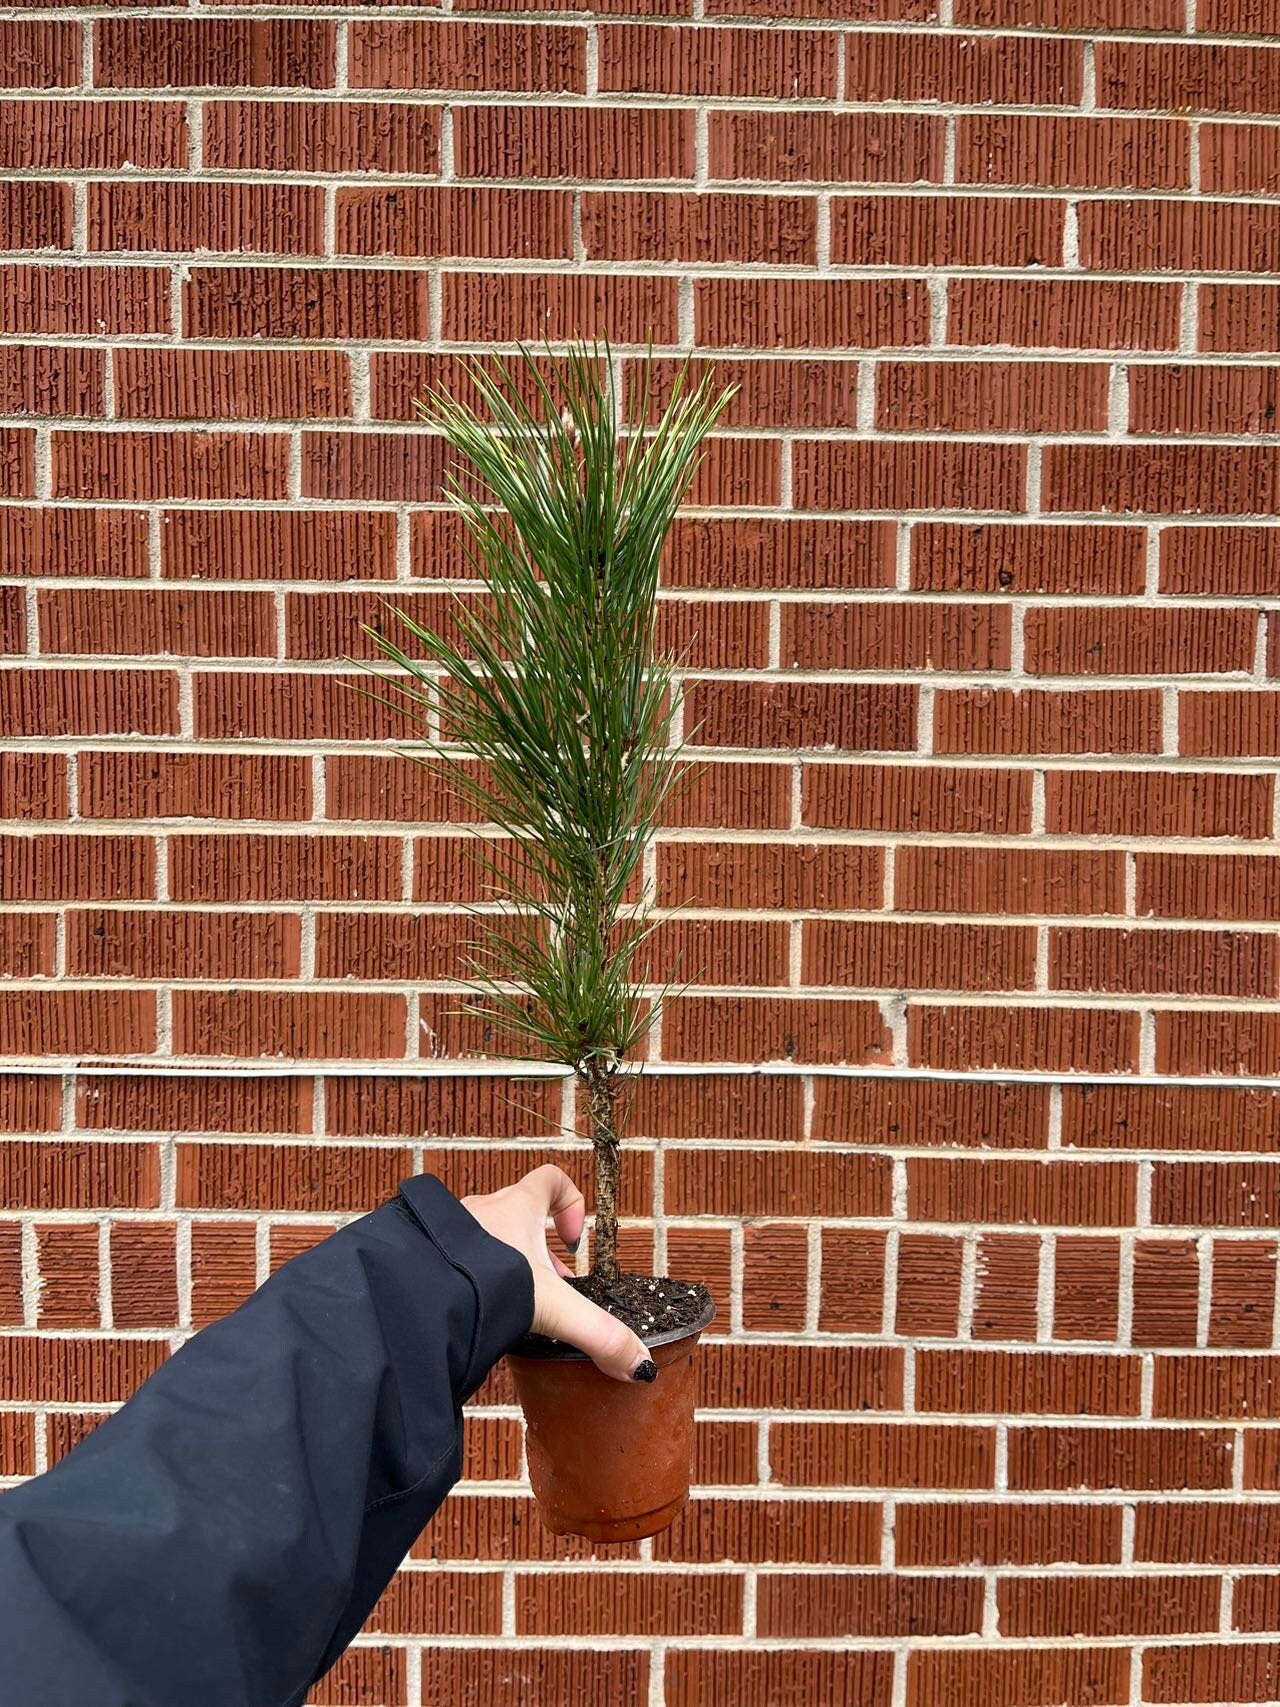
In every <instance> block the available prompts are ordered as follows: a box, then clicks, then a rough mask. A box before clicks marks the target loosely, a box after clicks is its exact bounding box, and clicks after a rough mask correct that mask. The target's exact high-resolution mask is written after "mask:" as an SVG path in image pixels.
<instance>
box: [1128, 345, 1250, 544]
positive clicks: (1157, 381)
mask: <svg viewBox="0 0 1280 1707" xmlns="http://www.w3.org/2000/svg"><path fill="white" fill-rule="evenodd" d="M1278 405H1280V388H1278V387H1277V384H1276V375H1275V371H1274V370H1273V369H1270V368H1265V367H1225V366H1221V365H1218V366H1214V367H1203V366H1178V367H1156V366H1151V367H1148V366H1146V365H1145V364H1144V365H1143V366H1141V367H1135V368H1134V369H1133V371H1132V373H1131V374H1130V376H1129V430H1130V432H1133V433H1187V434H1191V433H1212V434H1215V435H1224V436H1225V435H1228V434H1232V435H1244V434H1250V433H1269V432H1271V431H1272V430H1273V425H1274V422H1275V416H1276V409H1277V406H1278ZM1164 543H1165V538H1164V536H1163V535H1162V539H1161V544H1162V546H1163V545H1164Z"/></svg>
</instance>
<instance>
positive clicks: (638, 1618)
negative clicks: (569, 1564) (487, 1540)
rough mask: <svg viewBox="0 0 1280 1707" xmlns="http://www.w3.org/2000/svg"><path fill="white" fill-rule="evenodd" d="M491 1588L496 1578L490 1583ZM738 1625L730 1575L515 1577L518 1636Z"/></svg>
mask: <svg viewBox="0 0 1280 1707" xmlns="http://www.w3.org/2000/svg"><path fill="white" fill-rule="evenodd" d="M493 1581H494V1583H495V1586H496V1585H497V1584H498V1581H499V1579H498V1578H496V1577H495V1578H494V1579H493ZM741 1626H742V1580H741V1578H739V1577H736V1576H708V1575H697V1576H695V1575H692V1574H687V1575H680V1574H677V1573H670V1574H668V1573H665V1572H664V1573H663V1574H662V1575H661V1576H640V1575H626V1576H617V1575H615V1576H607V1575H604V1574H595V1573H593V1574H591V1575H584V1574H575V1575H573V1576H553V1575H550V1574H544V1573H539V1574H538V1575H536V1576H534V1575H517V1577H516V1629H517V1631H518V1632H519V1633H520V1634H522V1635H549V1634H552V1633H555V1634H558V1635H560V1636H561V1637H563V1636H565V1635H567V1634H569V1633H570V1632H574V1631H578V1632H581V1633H582V1634H584V1635H585V1634H588V1633H589V1634H591V1635H593V1636H594V1635H600V1634H608V1635H617V1636H658V1635H670V1636H691V1635H695V1634H696V1635H732V1634H734V1633H736V1632H737V1631H739V1630H740V1629H741Z"/></svg>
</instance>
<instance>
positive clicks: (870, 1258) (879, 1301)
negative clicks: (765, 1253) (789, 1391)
mask: <svg viewBox="0 0 1280 1707" xmlns="http://www.w3.org/2000/svg"><path fill="white" fill-rule="evenodd" d="M821 1238H822V1295H821V1298H820V1299H819V1301H818V1327H819V1329H820V1330H821V1331H822V1332H823V1333H843V1334H876V1333H879V1332H880V1329H881V1326H882V1322H883V1316H884V1259H885V1235H884V1234H883V1233H874V1232H864V1231H862V1230H861V1229H855V1228H848V1227H824V1228H823V1229H822V1235H821ZM775 1438H776V1437H775Z"/></svg>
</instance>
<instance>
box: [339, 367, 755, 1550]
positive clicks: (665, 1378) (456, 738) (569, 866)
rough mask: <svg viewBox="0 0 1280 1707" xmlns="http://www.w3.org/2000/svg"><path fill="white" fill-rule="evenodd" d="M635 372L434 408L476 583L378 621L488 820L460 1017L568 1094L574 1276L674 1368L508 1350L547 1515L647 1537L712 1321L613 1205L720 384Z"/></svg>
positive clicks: (435, 753) (674, 1482) (430, 746)
mask: <svg viewBox="0 0 1280 1707" xmlns="http://www.w3.org/2000/svg"><path fill="white" fill-rule="evenodd" d="M628 372H629V373H630V374H631V375H632V378H631V381H630V383H629V384H628V385H627V387H626V388H625V392H624V391H623V388H622V387H621V386H620V384H619V381H618V379H617V376H616V373H615V363H614V360H613V358H612V356H611V353H610V352H609V350H608V349H607V347H606V348H604V349H601V348H600V347H598V346H594V345H586V344H580V345H577V346H575V347H573V348H572V349H571V350H570V351H569V353H568V354H566V355H564V356H561V357H555V356H550V355H547V356H542V355H539V356H537V357H535V356H533V355H531V354H530V353H529V352H528V351H525V350H521V352H520V355H519V357H518V359H517V360H515V361H513V362H508V361H505V360H501V359H498V358H489V359H487V360H485V361H484V362H479V363H474V364H472V365H471V367H470V370H469V375H468V378H469V384H470V387H471V389H472V391H473V393H474V397H473V399H472V400H468V401H460V400H458V398H456V397H453V396H449V395H445V394H436V395H434V396H432V398H431V399H430V401H429V402H428V403H426V404H419V405H418V408H419V412H420V413H421V415H422V417H423V419H425V420H426V421H428V422H429V423H430V424H431V425H432V426H434V427H435V429H436V430H437V431H438V432H439V433H440V434H441V435H442V436H443V438H444V439H445V440H446V442H447V443H448V444H449V446H450V447H451V448H452V450H453V451H454V453H455V457H456V466H455V468H454V470H453V471H452V472H451V474H450V476H449V479H448V483H447V492H448V496H449V498H450V501H451V503H452V505H453V507H454V508H455V510H456V511H457V512H458V514H459V515H460V517H461V519H462V524H463V532H464V538H465V541H466V552H467V556H468V559H469V562H470V566H471V573H472V575H473V576H474V578H475V579H476V580H477V581H479V582H480V583H481V584H482V586H483V589H484V591H483V595H482V596H480V597H473V598H463V597H459V598H458V599H457V600H456V601H455V603H454V606H453V609H452V613H451V617H452V624H451V627H450V630H449V632H448V633H447V634H445V633H442V632H439V631H435V630H432V629H429V628H426V627H424V626H422V625H421V624H419V623H417V622H415V621H413V620H412V619H411V618H409V617H408V616H405V615H404V614H403V613H399V612H397V613H396V614H397V616H398V617H399V620H400V623H401V624H402V626H403V629H404V630H405V636H406V638H405V644H404V645H403V646H402V645H400V644H397V643H396V642H395V641H393V640H391V639H389V638H386V637H385V636H383V635H381V634H379V633H378V632H376V631H374V630H370V631H369V632H370V633H371V635H372V636H373V638H374V640H375V641H376V643H377V645H378V648H379V650H380V652H381V653H382V655H383V657H384V658H385V659H386V660H388V661H389V662H391V663H392V664H394V665H395V666H396V669H397V672H398V673H397V674H396V675H395V676H394V677H384V685H385V686H386V687H387V688H388V689H389V690H390V691H391V692H392V695H393V697H394V698H395V700H396V701H397V703H399V704H401V705H403V706H404V708H405V709H406V710H407V712H408V713H409V714H410V715H411V716H412V717H413V718H414V719H415V720H416V721H417V722H418V723H419V725H420V726H422V727H423V728H424V730H425V732H426V740H425V742H424V744H423V747H422V749H421V750H420V751H419V752H418V753H415V755H414V756H415V757H420V758H421V759H423V761H424V762H427V763H431V764H433V765H434V766H436V767H437V768H438V769H439V770H440V771H441V772H442V773H443V774H444V776H445V777H446V778H447V781H448V784H449V786H450V788H451V789H452V790H453V793H454V795H455V797H456V798H457V799H458V800H459V801H460V802H461V803H462V804H463V805H464V806H465V807H466V808H467V810H468V812H469V814H470V815H471V816H473V817H476V818H478V819H479V821H480V823H481V824H482V825H485V826H488V827H489V832H490V833H482V834H479V835H477V836H475V837H473V838H471V839H469V841H468V849H469V850H470V853H471V856H472V858H473V859H474V861H475V862H476V863H477V864H478V866H479V867H480V870H481V872H482V874H483V884H484V892H485V896H486V904H485V906H484V907H483V908H481V909H479V910H473V911H472V915H471V916H472V919H473V922H474V925H475V939H474V941H473V943H472V944H471V945H470V947H469V952H468V963H467V972H468V981H469V983H470V986H471V1006H470V1009H469V1011H470V1012H471V1013H473V1014H474V1013H475V1012H476V1010H477V1009H479V1011H480V1013H481V1014H482V1016H483V1018H484V1020H485V1022H486V1024H487V1026H488V1028H489V1034H490V1035H492V1036H493V1037H494V1038H495V1040H499V1042H500V1044H501V1048H500V1050H499V1051H495V1052H500V1053H503V1054H507V1053H510V1054H512V1055H524V1056H528V1055H534V1056H537V1057H541V1058H542V1059H545V1060H548V1061H553V1062H558V1063H561V1064H563V1066H564V1067H565V1068H567V1069H569V1070H570V1071H571V1072H572V1074H573V1076H574V1078H575V1080H576V1084H577V1091H578V1106H579V1112H580V1117H581V1118H582V1119H583V1120H584V1122H585V1125H586V1129H587V1131H588V1133H589V1135H590V1139H591V1146H592V1152H593V1161H594V1169H593V1172H594V1206H595V1220H594V1238H593V1241H592V1247H591V1267H590V1272H589V1273H588V1274H587V1275H585V1276H583V1277H581V1278H580V1279H578V1280H575V1281H574V1284H575V1285H577V1286H579V1288H580V1289H581V1290H582V1291H583V1292H585V1293H586V1294H587V1296H589V1297H590V1298H592V1299H593V1300H594V1301H595V1302H596V1303H598V1304H600V1305H602V1306H603V1307H604V1308H605V1309H607V1310H610V1311H612V1312H613V1313H614V1314H615V1315H618V1316H620V1317H622V1318H623V1319H624V1320H626V1322H627V1323H628V1325H629V1326H630V1327H632V1328H633V1329H634V1330H635V1332H637V1333H638V1334H639V1335H640V1337H641V1338H642V1339H643V1340H644V1341H645V1343H646V1344H647V1345H648V1346H649V1348H650V1351H651V1361H652V1364H653V1366H654V1367H655V1369H656V1370H658V1371H660V1372H661V1379H659V1380H657V1381H656V1383H655V1384H653V1385H649V1386H644V1385H642V1386H638V1387H630V1386H621V1385H619V1384H618V1383H617V1382H613V1381H610V1380H608V1379H607V1378H606V1377H605V1376H603V1375H601V1374H600V1373H599V1372H598V1371H597V1370H596V1368H595V1366H594V1365H593V1364H591V1363H590V1362H588V1361H587V1360H586V1359H585V1358H583V1357H582V1355H581V1354H580V1353H578V1352H576V1351H574V1350H572V1349H571V1348H569V1347H567V1346H563V1345H560V1344H558V1343H556V1342H553V1341H545V1340H544V1341H541V1342H537V1341H534V1340H532V1339H530V1340H528V1341H526V1342H524V1343H523V1344H522V1345H521V1346H520V1347H519V1348H518V1354H517V1355H513V1356H512V1357H511V1358H510V1360H509V1362H510V1368H511V1371H512V1374H513V1377H514V1380H515V1385H516V1390H517V1393H518V1395H519V1398H520V1401H521V1404H522V1406H523V1408H524V1412H525V1417H526V1421H527V1425H528V1456H529V1471H530V1478H531V1480H532V1483H533V1488H534V1492H535V1494H536V1495H537V1497H538V1501H539V1504H540V1506H541V1508H542V1513H543V1517H544V1520H545V1521H546V1523H547V1524H548V1526H549V1527H550V1528H551V1529H553V1530H555V1531H557V1532H560V1533H576V1534H583V1535H587V1536H590V1537H592V1538H595V1539H601V1540H629V1539H636V1538H638V1537H640V1536H644V1535H651V1534H655V1533H656V1532H657V1531H658V1530H660V1529H662V1528H664V1527H666V1525H667V1524H669V1523H670V1522H671V1521H672V1520H673V1518H674V1517H675V1515H676V1513H677V1511H678V1510H679V1508H680V1506H681V1505H682V1504H683V1502H684V1500H685V1498H686V1497H687V1495H688V1488H689V1463H690V1457H691V1452H692V1443H693V1401H694V1347H695V1345H696V1343H697V1340H698V1336H699V1334H700V1333H701V1332H702V1330H703V1329H704V1328H705V1327H706V1326H707V1324H708V1323H709V1322H710V1320H711V1318H712V1316H713V1315H714V1305H713V1303H712V1301H711V1298H710V1295H709V1294H708V1292H707V1290H706V1288H705V1287H703V1286H702V1285H700V1284H696V1283H691V1282H674V1281H672V1280H670V1279H669V1278H665V1277H659V1276H649V1275H634V1274H629V1273H626V1272H624V1271H623V1269H622V1268H621V1266H620V1264H619V1258H618V1199H619V1178H620V1168H621V1163H622V1152H621V1145H622V1141H623V1137H624V1131H625V1118H626V1108H627V1100H628V1099H627V1092H628V1089H629V1087H630V1085H631V1084H632V1083H633V1082H634V1080H633V1068H634V1066H635V1064H636V1061H637V1057H638V1056H639V1055H640V1053H641V1052H642V1050H643V1046H644V1042H645V1039H646V1036H647V1034H648V1032H649V1029H650V1027H651V1026H652V1024H653V1021H654V1018H655V1017H656V1014H657V1012H658V1009H659V1006H660V1002H661V994H662V992H661V990H657V991H655V989H654V977H653V969H652V964H651V959H650V949H651V946H652V941H653V930H654V920H653V918H652V915H651V911H650V904H651V897H650V895H649V893H648V891H647V888H646V885H645V882H644V869H643V867H644V856H645V853H646V850H647V849H648V848H649V846H650V844H651V842H652V839H653V835H654V832H655V830H656V828H657V827H658V825H659V823H660V822H661V820H662V818H663V816H664V814H665V812H666V811H667V810H668V808H669V807H670V805H671V803H672V801H673V798H674V797H675V795H676V794H677V792H678V791H679V790H680V789H681V787H682V786H683V785H684V782H685V780H686V777H687V768H686V765H685V763H684V761H683V758H682V757H681V753H680V751H679V748H678V747H676V746H673V744H672V717H673V706H674V701H675V688H676V684H675V660H674V659H673V658H672V657H671V656H670V655H669V654H668V653H667V652H666V651H665V649H664V648H663V647H662V645H661V641H660V635H659V632H658V605H657V593H658V578H659V561H660V558H661V556H662V551H663V546H664V544H665V542H666V539H667V535H668V533H669V531H670V528H671V524H672V521H673V520H674V517H675V513H676V510H677V507H678V505H679V504H680V502H681V501H682V499H683V498H684V496H685V494H686V493H687V491H688V488H689V484H690V481H691V480H692V478H693V475H694V473H695V471H696V469H697V467H698V464H699V462H700V459H701V455H702V447H703V443H704V440H705V439H706V436H707V434H708V433H709V432H710V430H711V428H712V427H713V425H714V424H715V421H716V419H717V417H718V416H719V414H720V412H721V410H722V409H723V407H724V405H725V403H726V402H727V401H728V397H729V394H728V393H727V392H726V393H721V394H719V395H717V394H716V393H715V391H714V389H713V386H712V381H711V376H710V375H709V374H708V375H706V376H704V378H703V379H702V380H701V382H699V383H696V384H695V383H693V382H692V380H691V379H690V376H689V374H688V370H687V368H682V369H681V370H680V371H679V372H678V374H677V375H676V378H675V380H674V382H673V383H672V385H671V386H670V388H669V390H668V391H667V393H666V395H665V397H664V398H661V399H660V398H659V397H658V395H657V383H656V379H657V375H656V370H655V368H654V365H653V362H652V359H650V360H648V361H645V362H643V363H636V364H633V365H630V366H629V368H628ZM410 647H411V648H412V649H410Z"/></svg>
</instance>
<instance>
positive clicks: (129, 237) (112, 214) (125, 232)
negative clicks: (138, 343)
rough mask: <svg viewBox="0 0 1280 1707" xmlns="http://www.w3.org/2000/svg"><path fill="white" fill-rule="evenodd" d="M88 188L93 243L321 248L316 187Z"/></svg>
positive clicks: (283, 250) (102, 246)
mask: <svg viewBox="0 0 1280 1707" xmlns="http://www.w3.org/2000/svg"><path fill="white" fill-rule="evenodd" d="M88 190H89V205H88V246H89V248H90V249H92V250H109V249H117V250H125V251H129V252H131V253H137V252H147V251H154V250H162V251H169V252H173V253H177V254H182V253H184V252H185V251H188V250H193V249H198V250H220V251H224V252H226V253H241V254H260V255H277V254H286V255H318V254H321V253H323V251H324V200H323V193H322V192H321V191H320V190H318V189H309V188H303V187H301V186H299V185H296V184H224V183H172V184H157V183H143V184H132V183H116V184H112V183H91V184H90V185H89V186H88ZM121 353H122V354H123V353H124V352H121ZM129 353H130V354H140V353H141V352H129ZM207 413H209V414H213V413H214V411H213V410H209V411H207Z"/></svg>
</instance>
